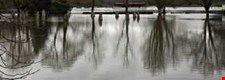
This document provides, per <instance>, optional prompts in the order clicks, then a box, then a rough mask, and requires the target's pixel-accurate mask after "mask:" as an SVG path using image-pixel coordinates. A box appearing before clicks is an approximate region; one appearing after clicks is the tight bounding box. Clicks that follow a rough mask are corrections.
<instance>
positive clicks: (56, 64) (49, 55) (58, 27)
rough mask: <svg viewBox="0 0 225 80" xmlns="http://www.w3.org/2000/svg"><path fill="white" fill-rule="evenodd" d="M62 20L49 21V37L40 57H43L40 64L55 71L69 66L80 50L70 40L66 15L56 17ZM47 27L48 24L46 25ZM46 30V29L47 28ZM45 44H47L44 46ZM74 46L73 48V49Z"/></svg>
mask: <svg viewBox="0 0 225 80" xmlns="http://www.w3.org/2000/svg"><path fill="white" fill-rule="evenodd" d="M56 18H58V19H60V18H61V19H63V21H60V20H59V21H58V22H50V23H48V24H50V25H51V28H50V29H49V30H50V31H49V33H48V34H49V37H48V39H47V40H46V41H45V47H44V48H43V49H42V52H41V53H43V54H42V57H43V58H45V59H44V60H43V61H42V64H43V65H45V66H48V67H50V68H52V69H53V70H55V71H62V70H64V69H67V68H70V67H71V66H72V65H73V63H74V61H76V58H77V57H78V56H79V55H80V53H81V50H80V49H78V48H77V47H74V46H76V45H73V44H74V43H73V42H71V37H67V36H68V28H69V27H70V25H69V21H68V18H69V17H67V16H64V17H56ZM48 27H49V26H48ZM47 31H48V30H47ZM46 45H47V46H46ZM74 48H75V49H74Z"/></svg>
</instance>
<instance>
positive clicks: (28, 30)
mask: <svg viewBox="0 0 225 80" xmlns="http://www.w3.org/2000/svg"><path fill="white" fill-rule="evenodd" d="M0 25H1V26H0V27H1V29H0V56H1V62H0V63H1V64H0V77H2V78H18V79H24V80H221V77H222V76H225V54H224V52H225V42H224V40H225V34H224V32H225V25H224V22H223V21H222V20H207V19H205V16H204V15H168V16H166V17H163V16H158V15H141V17H140V20H138V19H137V18H136V19H135V20H134V19H133V16H132V15H130V20H129V21H126V19H125V16H124V15H120V16H119V19H115V15H103V19H102V22H101V19H98V15H96V17H95V20H92V19H91V18H90V15H79V14H73V15H71V16H70V18H69V20H68V21H67V20H65V19H64V18H63V17H60V16H52V17H49V18H48V20H47V22H40V23H39V24H37V22H26V23H22V22H21V23H12V22H4V21H2V22H0Z"/></svg>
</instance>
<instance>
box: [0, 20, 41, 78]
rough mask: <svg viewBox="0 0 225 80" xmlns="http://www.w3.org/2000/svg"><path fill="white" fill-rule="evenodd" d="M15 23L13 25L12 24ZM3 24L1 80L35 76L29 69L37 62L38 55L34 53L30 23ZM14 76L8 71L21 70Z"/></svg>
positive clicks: (0, 47)
mask: <svg viewBox="0 0 225 80" xmlns="http://www.w3.org/2000/svg"><path fill="white" fill-rule="evenodd" d="M11 23H13V24H11ZM11 23H7V22H4V23H1V24H3V26H1V27H2V29H1V30H0V58H1V59H0V61H1V62H0V68H1V70H0V75H1V77H0V79H21V78H24V77H26V76H28V75H31V74H34V73H36V72H37V71H39V70H36V71H34V70H33V69H28V67H29V66H31V65H32V64H34V63H37V62H35V57H37V56H38V55H37V54H34V53H32V44H31V38H30V37H31V34H30V25H32V24H30V23H28V22H26V21H16V22H11ZM20 69H23V72H17V73H16V74H15V73H14V74H12V73H11V72H9V71H7V70H20Z"/></svg>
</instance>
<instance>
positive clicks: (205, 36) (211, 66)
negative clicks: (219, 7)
mask: <svg viewBox="0 0 225 80" xmlns="http://www.w3.org/2000/svg"><path fill="white" fill-rule="evenodd" d="M208 14H209V13H207V15H208ZM213 33H214V31H213V29H212V27H211V24H210V20H209V16H207V17H206V20H205V22H204V31H203V33H202V41H201V43H200V46H199V48H198V50H197V52H194V53H193V54H192V55H193V57H194V59H193V65H194V66H193V67H194V68H200V72H201V73H202V74H204V75H205V76H207V75H208V74H213V73H214V71H215V70H219V69H220V67H221V66H220V64H219V63H220V58H219V56H220V54H218V52H217V50H216V46H215V43H214V36H213Z"/></svg>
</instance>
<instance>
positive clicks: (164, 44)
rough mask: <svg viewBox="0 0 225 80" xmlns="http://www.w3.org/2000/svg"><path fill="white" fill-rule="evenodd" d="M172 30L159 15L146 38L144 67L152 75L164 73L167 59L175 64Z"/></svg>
mask: <svg viewBox="0 0 225 80" xmlns="http://www.w3.org/2000/svg"><path fill="white" fill-rule="evenodd" d="M172 29H173V28H172V27H171V26H168V23H167V21H166V19H165V17H163V16H162V15H161V14H159V15H158V17H157V19H156V21H154V26H153V28H152V31H151V33H150V36H149V37H148V40H147V43H146V44H147V50H146V54H145V55H144V58H145V61H144V63H145V67H146V68H148V69H150V71H151V72H152V73H153V75H155V74H156V73H161V72H165V69H166V68H165V67H166V64H167V63H168V58H169V57H171V58H172V61H173V62H175V58H176V55H175V53H174V39H173V33H172Z"/></svg>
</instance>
